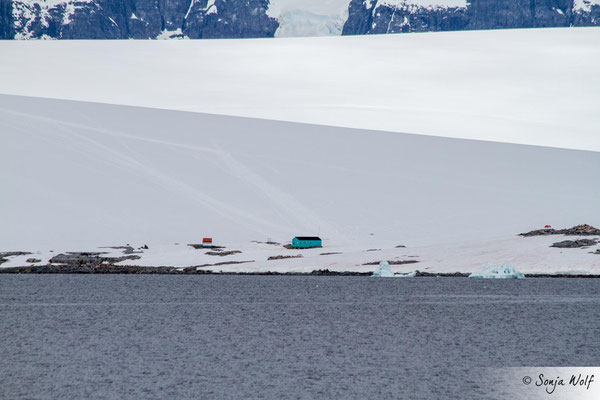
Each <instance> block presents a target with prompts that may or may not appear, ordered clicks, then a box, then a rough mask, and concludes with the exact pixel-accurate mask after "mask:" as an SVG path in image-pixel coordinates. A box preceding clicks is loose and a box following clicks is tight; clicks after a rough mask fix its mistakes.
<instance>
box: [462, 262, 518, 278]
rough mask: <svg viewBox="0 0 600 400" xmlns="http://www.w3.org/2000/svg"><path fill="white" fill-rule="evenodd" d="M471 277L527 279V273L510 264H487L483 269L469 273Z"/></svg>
mask: <svg viewBox="0 0 600 400" xmlns="http://www.w3.org/2000/svg"><path fill="white" fill-rule="evenodd" d="M469 278H483V279H525V275H523V274H522V273H520V272H519V271H517V270H516V269H514V268H513V267H511V266H510V265H508V264H502V265H494V264H489V265H487V266H486V267H485V268H484V269H483V271H481V272H474V273H472V274H471V275H469Z"/></svg>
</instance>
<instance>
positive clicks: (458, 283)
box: [0, 275, 600, 400]
mask: <svg viewBox="0 0 600 400" xmlns="http://www.w3.org/2000/svg"><path fill="white" fill-rule="evenodd" d="M598 338H600V280H597V279H526V280H523V281H519V280H509V281H489V280H469V279H465V278H414V279H374V278H365V277H310V276H170V275H137V276H125V275H0V398H1V399H61V400H64V399H145V400H146V399H255V398H256V399H329V398H334V399H392V398H399V399H447V398H460V399H487V398H489V399H494V398H498V397H499V393H498V392H497V390H498V389H497V388H493V387H492V385H491V384H490V382H491V381H493V380H494V377H493V376H490V374H491V375H493V370H494V368H502V367H518V366H600V346H598ZM490 370H491V371H492V372H491V373H490Z"/></svg>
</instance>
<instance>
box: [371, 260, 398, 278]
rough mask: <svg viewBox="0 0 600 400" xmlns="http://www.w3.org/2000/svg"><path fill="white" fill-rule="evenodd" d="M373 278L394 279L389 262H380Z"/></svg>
mask: <svg viewBox="0 0 600 400" xmlns="http://www.w3.org/2000/svg"><path fill="white" fill-rule="evenodd" d="M373 276H377V277H379V278H393V277H394V273H393V272H392V270H391V269H390V263H388V262H387V261H382V262H380V263H379V266H378V267H377V269H376V270H375V271H374V272H373Z"/></svg>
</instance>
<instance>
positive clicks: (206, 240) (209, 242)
mask: <svg viewBox="0 0 600 400" xmlns="http://www.w3.org/2000/svg"><path fill="white" fill-rule="evenodd" d="M212 245H213V244H212V238H203V239H202V247H212Z"/></svg>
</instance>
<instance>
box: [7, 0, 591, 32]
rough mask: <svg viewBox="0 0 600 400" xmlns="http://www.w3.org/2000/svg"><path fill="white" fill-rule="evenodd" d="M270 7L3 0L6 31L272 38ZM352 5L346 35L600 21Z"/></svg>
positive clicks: (241, 2)
mask: <svg viewBox="0 0 600 400" xmlns="http://www.w3.org/2000/svg"><path fill="white" fill-rule="evenodd" d="M298 4H299V5H298V7H300V8H301V7H302V5H301V4H302V3H301V2H300V3H298ZM341 5H342V6H343V7H346V5H345V3H341ZM269 6H270V1H269V0H0V38H1V39H161V38H165V39H177V38H190V39H209V38H251V37H252V38H258V37H273V36H275V33H276V31H277V30H278V28H280V27H282V24H285V23H286V21H285V20H284V19H283V18H281V20H278V19H277V18H273V17H271V16H269V13H268V11H269ZM347 7H348V18H347V20H346V21H345V23H344V25H343V30H342V32H341V33H342V34H344V35H362V34H385V33H402V32H425V31H453V30H471V29H506V28H531V27H563V26H564V27H566V26H594V25H600V0H469V1H467V0H464V1H462V0H427V1H423V0H419V1H415V0H348V5H347ZM338 8H339V5H338ZM298 11H300V12H301V11H302V10H301V9H299V10H298ZM338 11H339V10H338ZM331 12H332V13H333V10H332V11H331ZM338 14H339V13H338ZM308 15H312V14H310V13H309V14H308ZM327 17H328V16H327V15H316V16H315V18H327ZM307 18H310V17H307ZM309 22H310V21H306V23H307V26H310V24H309ZM296 23H297V22H296ZM321 25H322V24H321ZM321 25H319V24H316V25H315V26H321ZM282 32H283V30H282ZM302 34H311V33H310V29H307V30H306V31H303V33H302ZM314 34H315V35H316V34H318V33H317V32H315V33H314ZM332 34H334V33H333V32H332Z"/></svg>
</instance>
